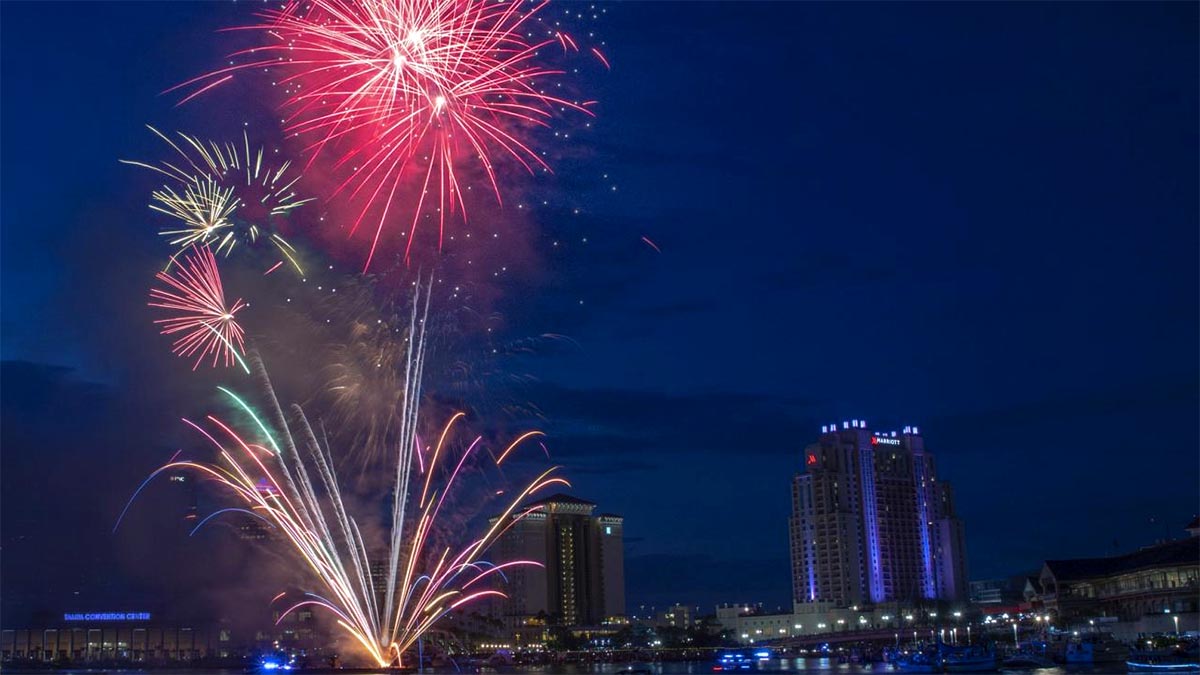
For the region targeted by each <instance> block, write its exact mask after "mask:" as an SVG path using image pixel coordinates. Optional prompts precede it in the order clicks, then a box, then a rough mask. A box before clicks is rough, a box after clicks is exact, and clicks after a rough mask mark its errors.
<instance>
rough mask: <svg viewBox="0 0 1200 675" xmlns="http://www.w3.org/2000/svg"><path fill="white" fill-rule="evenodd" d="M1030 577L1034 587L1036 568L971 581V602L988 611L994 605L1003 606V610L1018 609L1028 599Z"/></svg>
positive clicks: (969, 586) (994, 606)
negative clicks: (1028, 571)
mask: <svg viewBox="0 0 1200 675" xmlns="http://www.w3.org/2000/svg"><path fill="white" fill-rule="evenodd" d="M1031 577H1032V579H1033V581H1034V587H1035V588H1036V581H1037V571H1036V570H1035V571H1032V572H1030V573H1028V574H1018V575H1016V576H1011V577H1005V578H1002V579H981V580H978V581H972V582H971V583H970V584H969V585H968V588H969V592H970V600H971V604H973V605H976V606H978V607H979V608H980V609H981V610H983V611H985V612H990V611H991V610H992V609H993V608H996V607H1003V608H1005V611H1008V609H1012V610H1013V611H1018V610H1019V609H1020V605H1021V604H1022V603H1026V602H1028V601H1029V598H1028V597H1027V592H1028V589H1029V584H1030V579H1031Z"/></svg>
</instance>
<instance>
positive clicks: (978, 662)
mask: <svg viewBox="0 0 1200 675" xmlns="http://www.w3.org/2000/svg"><path fill="white" fill-rule="evenodd" d="M939 655H940V656H941V661H942V669H943V670H945V671H946V672H947V673H992V672H995V671H996V650H995V649H993V648H992V647H991V646H988V647H948V646H946V645H939Z"/></svg>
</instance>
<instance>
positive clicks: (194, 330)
mask: <svg viewBox="0 0 1200 675" xmlns="http://www.w3.org/2000/svg"><path fill="white" fill-rule="evenodd" d="M171 270H172V271H165V272H159V273H158V274H157V275H156V276H155V278H156V279H158V280H159V281H161V282H162V283H164V284H166V286H167V287H166V288H152V289H150V303H149V304H150V306H151V307H159V308H162V309H165V310H169V311H170V312H171V314H172V315H171V316H169V317H167V318H165V319H157V320H155V322H154V323H155V324H157V325H159V326H161V327H162V334H163V335H179V337H178V338H176V340H175V343H174V345H173V346H172V351H173V352H174V353H176V354H178V355H179V356H181V357H183V358H191V357H192V356H195V357H196V363H195V365H193V366H192V370H195V369H196V368H199V367H200V363H201V362H202V361H204V359H205V358H206V357H207V356H208V355H210V354H211V355H212V365H213V367H214V368H215V367H216V366H217V364H218V362H220V361H221V360H222V359H223V360H224V365H225V366H232V365H234V363H236V362H238V361H239V360H240V359H241V356H240V353H239V352H241V351H244V346H243V337H244V332H243V331H242V327H241V326H240V325H238V323H237V321H236V320H235V318H234V315H235V314H237V313H238V311H239V310H241V309H242V308H243V307H245V306H246V305H245V303H243V302H242V301H241V299H238V300H236V301H234V302H233V304H232V305H227V304H225V290H224V289H223V288H222V287H221V274H220V272H219V271H218V270H217V259H216V258H215V257H214V256H213V253H212V251H211V250H209V248H208V247H207V246H193V247H192V248H191V250H189V251H187V252H186V253H185V254H183V255H181V256H179V257H177V258H176V259H175V264H174V265H172V267H171Z"/></svg>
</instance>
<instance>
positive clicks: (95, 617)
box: [63, 612, 150, 621]
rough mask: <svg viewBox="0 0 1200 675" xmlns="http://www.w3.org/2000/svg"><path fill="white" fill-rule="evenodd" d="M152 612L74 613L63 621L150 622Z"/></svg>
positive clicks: (64, 617) (69, 614)
mask: <svg viewBox="0 0 1200 675" xmlns="http://www.w3.org/2000/svg"><path fill="white" fill-rule="evenodd" d="M149 620H150V612H89V613H81V612H72V613H67V614H63V621H149Z"/></svg>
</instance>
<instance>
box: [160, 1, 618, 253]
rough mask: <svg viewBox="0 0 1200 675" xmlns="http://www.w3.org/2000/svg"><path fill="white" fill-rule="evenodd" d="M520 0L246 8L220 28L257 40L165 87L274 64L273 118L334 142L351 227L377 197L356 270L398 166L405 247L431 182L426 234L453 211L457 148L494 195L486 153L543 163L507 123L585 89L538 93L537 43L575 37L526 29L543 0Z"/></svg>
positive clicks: (577, 106)
mask: <svg viewBox="0 0 1200 675" xmlns="http://www.w3.org/2000/svg"><path fill="white" fill-rule="evenodd" d="M521 6H522V3H520V2H496V1H494V0H388V1H381V0H362V1H352V0H305V1H304V2H296V1H292V2H288V3H287V4H286V5H284V7H283V8H282V9H278V10H264V11H261V12H259V14H258V16H259V17H260V18H261V19H262V22H261V23H259V24H255V25H250V26H243V27H241V28H238V29H234V30H249V31H256V32H260V33H262V34H264V35H265V36H266V37H267V40H268V42H267V44H266V45H264V46H261V47H256V48H252V49H247V50H244V51H241V52H235V53H234V54H232V55H231V57H233V58H238V57H247V56H249V57H251V58H250V60H248V61H246V62H244V63H237V64H234V65H231V66H229V67H226V68H222V69H219V70H216V71H213V72H211V73H207V74H205V75H201V76H200V77H197V78H194V79H192V80H189V81H187V82H184V83H182V84H180V85H177V86H176V87H173V88H172V89H171V90H174V89H179V88H186V87H191V86H193V85H195V86H200V87H201V90H200V91H203V90H205V89H207V88H211V87H212V86H215V85H216V84H219V83H220V82H223V81H226V80H227V79H228V78H229V77H231V76H232V74H233V73H235V72H238V71H242V70H258V69H264V70H270V69H275V70H278V71H280V72H279V74H278V75H277V76H276V79H277V81H278V83H279V84H280V85H282V86H283V87H284V88H285V91H287V98H286V100H285V101H284V103H283V107H284V109H287V110H290V113H289V117H288V118H287V125H288V126H287V130H288V131H289V132H291V133H294V134H296V135H298V136H306V137H309V138H312V139H313V140H312V141H311V142H310V144H309V146H308V150H309V151H311V152H312V158H313V159H310V163H311V161H313V160H315V158H316V156H317V155H318V154H320V153H321V151H322V150H324V149H325V148H326V147H327V146H330V147H333V146H336V150H334V156H335V158H336V159H335V162H334V164H335V166H336V167H339V168H343V169H345V168H349V175H348V177H346V178H344V179H342V180H341V182H340V183H339V185H338V186H337V188H336V190H335V194H337V193H341V192H343V191H349V193H350V197H351V198H355V197H360V196H361V197H362V198H363V199H364V204H363V206H362V208H361V210H360V211H359V215H358V217H357V218H356V219H355V221H354V223H353V224H352V226H351V228H350V232H351V234H353V233H354V232H355V231H357V229H358V228H359V226H360V225H362V223H363V221H364V219H366V217H367V215H368V212H370V211H371V210H372V209H373V208H377V207H378V208H379V209H380V210H381V211H382V215H380V218H379V222H378V223H377V224H376V225H375V226H374V227H375V232H374V234H373V237H372V242H371V248H370V252H369V253H368V255H367V260H366V263H365V265H364V270H365V269H368V268H369V267H370V264H371V259H372V258H373V257H374V255H375V252H376V249H377V247H378V244H379V240H380V237H381V236H382V234H383V229H384V226H385V223H386V221H387V215H388V212H389V209H390V208H391V206H392V204H393V201H394V200H395V198H396V195H397V191H398V190H400V188H401V187H402V185H403V184H404V183H405V181H406V179H407V176H406V174H408V173H415V174H417V175H423V178H422V179H421V184H420V186H419V190H418V192H417V198H416V200H417V205H416V208H415V209H414V210H413V216H412V221H411V224H410V226H409V229H408V231H407V232H405V233H404V235H405V236H407V237H408V242H407V244H406V247H405V257H406V258H407V257H409V256H410V255H411V252H412V246H413V242H414V240H415V235H416V229H417V225H418V221H419V219H420V217H421V215H422V213H423V212H424V210H425V208H426V206H427V205H426V196H427V195H428V194H429V193H430V192H431V191H432V192H434V193H436V196H435V197H434V200H435V203H433V204H431V205H430V208H434V209H436V211H437V212H438V223H439V225H438V227H439V233H438V245H439V248H440V247H441V245H442V243H443V241H444V236H445V219H446V214H447V212H449V213H455V212H457V211H462V212H463V215H464V217H465V215H466V214H465V211H466V203H465V200H464V189H469V187H470V186H465V187H464V185H463V177H462V176H461V175H460V168H461V165H462V164H463V163H464V162H467V161H470V162H472V163H474V164H475V165H476V166H478V167H480V168H481V169H482V171H483V174H484V175H485V176H486V181H487V183H488V187H489V188H490V189H491V191H492V192H493V193H494V194H495V196H496V198H497V200H498V201H500V202H501V203H502V197H501V189H500V183H499V179H498V176H497V173H496V166H495V157H497V156H506V157H509V158H511V159H513V160H515V161H516V162H517V163H519V164H520V165H521V166H523V167H524V168H525V170H527V171H530V172H533V171H534V170H535V169H539V168H540V169H545V170H549V167H548V165H547V164H546V163H545V162H544V161H543V159H542V157H541V155H540V154H539V153H538V152H536V151H535V150H534V149H533V148H531V147H530V146H529V145H528V144H527V143H526V142H525V141H524V140H522V138H521V136H522V131H521V130H523V129H527V128H530V127H538V126H541V127H544V126H548V124H549V120H550V119H551V118H553V117H554V116H555V115H557V114H559V113H561V112H563V111H566V110H575V111H580V112H585V113H586V112H587V111H586V109H585V106H586V105H587V104H586V103H578V102H572V101H568V100H566V99H563V98H560V97H557V96H554V95H551V94H549V93H547V92H546V90H545V89H544V84H543V83H541V82H539V79H540V78H551V77H553V76H557V75H561V74H562V71H561V70H556V69H552V68H548V67H545V66H542V65H539V64H538V63H537V62H536V59H537V56H538V53H539V50H541V49H542V48H543V47H545V46H547V45H550V44H561V45H562V46H563V50H564V52H565V51H566V50H567V49H568V45H570V48H573V49H574V50H575V51H578V47H577V46H576V45H575V42H574V40H572V39H571V38H570V36H569V35H566V34H564V33H561V32H558V31H549V32H548V33H547V35H546V37H545V38H544V39H541V40H531V39H530V38H529V37H528V35H531V34H532V29H533V25H532V24H533V23H535V20H536V17H537V15H538V13H539V12H540V11H541V10H542V9H543V8H544V7H545V6H546V2H541V3H537V4H534V5H533V6H532V7H531V8H529V9H527V10H523V9H522V7H521ZM593 52H595V50H593ZM596 54H597V56H600V57H601V59H602V60H603V57H602V55H600V54H599V53H598V52H596ZM605 63H606V65H607V62H605ZM171 90H168V91H171ZM200 91H197V92H194V93H193V94H192V96H194V95H196V94H198V93H200ZM189 98H190V96H189ZM185 100H186V99H185ZM588 114H590V113H588ZM423 163H424V164H425V166H424V167H422V166H421V164H423Z"/></svg>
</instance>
